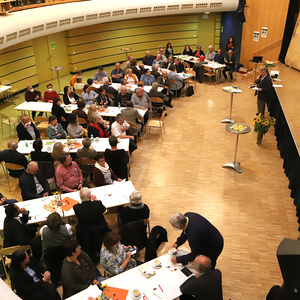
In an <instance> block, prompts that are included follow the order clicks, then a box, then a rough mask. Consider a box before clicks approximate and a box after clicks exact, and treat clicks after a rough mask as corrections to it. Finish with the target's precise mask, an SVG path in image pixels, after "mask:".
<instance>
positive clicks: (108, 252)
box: [100, 231, 136, 277]
mask: <svg viewBox="0 0 300 300" xmlns="http://www.w3.org/2000/svg"><path fill="white" fill-rule="evenodd" d="M129 248H131V246H124V245H122V244H121V236H120V235H119V234H118V233H115V232H113V231H110V232H108V233H106V235H105V236H104V238H103V245H102V248H101V252H100V263H101V266H102V268H103V269H104V271H105V273H106V275H107V276H108V277H112V276H114V275H117V274H119V273H122V272H124V271H127V270H129V269H131V268H134V267H135V266H136V261H135V259H133V258H132V257H131V252H130V251H129Z"/></svg>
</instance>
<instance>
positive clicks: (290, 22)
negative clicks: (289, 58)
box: [278, 0, 300, 64]
mask: <svg viewBox="0 0 300 300" xmlns="http://www.w3.org/2000/svg"><path fill="white" fill-rule="evenodd" d="M299 9H300V0H290V4H289V10H288V13H287V17H286V22H285V29H284V34H283V39H282V44H281V50H280V54H279V58H278V59H279V61H280V62H282V63H283V64H284V63H285V56H286V53H287V51H288V49H289V45H290V42H291V39H292V35H293V32H294V28H295V24H296V22H297V18H298V14H299Z"/></svg>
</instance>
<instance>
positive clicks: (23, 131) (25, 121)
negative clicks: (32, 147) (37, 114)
mask: <svg viewBox="0 0 300 300" xmlns="http://www.w3.org/2000/svg"><path fill="white" fill-rule="evenodd" d="M17 133H18V137H19V141H20V140H35V139H38V138H39V137H40V133H39V131H38V130H37V129H36V127H35V126H34V124H33V123H32V122H31V120H30V118H29V116H28V115H22V116H21V122H20V123H19V125H18V126H17Z"/></svg>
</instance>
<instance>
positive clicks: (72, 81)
mask: <svg viewBox="0 0 300 300" xmlns="http://www.w3.org/2000/svg"><path fill="white" fill-rule="evenodd" d="M81 76H82V72H81V71H77V72H75V74H74V75H73V76H72V78H71V80H70V86H71V87H72V88H73V87H74V85H75V83H76V79H77V77H81Z"/></svg>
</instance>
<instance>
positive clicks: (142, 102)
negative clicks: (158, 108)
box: [131, 87, 152, 124]
mask: <svg viewBox="0 0 300 300" xmlns="http://www.w3.org/2000/svg"><path fill="white" fill-rule="evenodd" d="M131 102H132V103H133V107H134V108H140V109H145V110H147V109H148V108H150V113H151V112H152V111H151V108H152V104H151V100H150V97H149V96H148V94H147V93H144V89H143V88H141V87H138V88H136V90H135V94H133V95H132V97H131ZM148 119H149V110H148V111H147V112H146V114H145V115H144V124H146V123H147V122H148Z"/></svg>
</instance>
